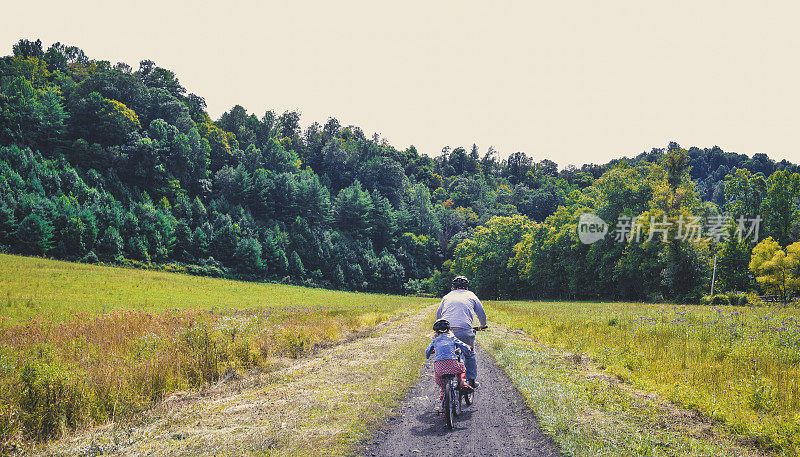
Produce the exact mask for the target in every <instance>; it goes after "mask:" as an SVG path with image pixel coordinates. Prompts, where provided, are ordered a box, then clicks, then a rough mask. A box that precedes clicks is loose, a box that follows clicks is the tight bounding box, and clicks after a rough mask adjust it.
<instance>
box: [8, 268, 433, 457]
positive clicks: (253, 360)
mask: <svg viewBox="0 0 800 457" xmlns="http://www.w3.org/2000/svg"><path fill="white" fill-rule="evenodd" d="M26 265H27V268H25V266H26ZM11 270H13V272H14V277H9V276H6V275H3V276H0V278H2V279H0V284H2V286H3V287H4V289H3V292H4V293H3V295H6V296H8V297H12V298H9V299H8V300H9V301H10V302H12V303H11V304H10V305H8V306H6V307H2V306H0V316H2V317H4V318H5V319H4V320H3V321H2V322H0V449H6V450H7V449H12V448H13V447H15V446H18V445H20V443H22V442H25V441H30V440H48V439H52V438H55V437H58V436H61V435H63V434H64V433H66V432H68V431H70V430H72V429H75V428H76V427H80V426H84V425H91V424H99V423H104V422H107V421H110V420H115V419H118V418H122V417H129V416H131V415H132V414H134V413H136V412H137V411H141V410H142V409H143V408H147V407H149V406H150V405H152V404H153V402H156V401H158V400H159V399H161V398H162V397H163V396H164V395H165V394H167V393H169V392H171V391H174V390H178V389H192V388H199V387H202V386H204V385H208V384H211V383H215V382H217V381H218V380H219V379H220V378H221V377H223V376H225V375H226V374H230V373H232V372H234V371H237V370H238V371H240V372H241V371H242V370H249V369H259V370H271V369H273V368H275V367H276V366H280V364H281V363H282V360H285V359H286V358H297V357H302V356H303V355H305V354H307V353H309V352H310V351H312V350H313V349H314V348H315V347H319V346H324V345H330V344H334V343H336V342H338V341H340V340H342V339H343V338H346V337H348V335H350V334H352V333H353V332H357V331H359V330H362V329H365V328H367V327H370V326H374V325H376V324H378V323H380V322H382V321H384V320H386V319H387V318H389V317H390V316H392V315H394V314H397V313H399V312H403V311H411V310H415V309H419V307H420V306H421V305H422V304H423V303H424V301H423V300H420V299H409V298H406V297H397V296H388V295H369V294H350V293H342V292H332V291H323V290H313V289H303V288H298V287H289V286H278V285H271V284H252V283H241V282H235V281H223V280H211V279H208V278H193V277H188V276H184V275H178V274H169V273H153V272H142V271H137V270H126V269H119V268H102V267H89V268H88V269H87V267H86V266H84V265H75V264H69V263H65V262H53V261H47V260H41V259H25V258H19V257H12V256H0V271H11ZM104 273H107V276H108V278H107V279H104V277H103V274H104ZM116 280H118V281H119V287H118V289H119V290H116V288H115V287H114V281H116ZM106 281H107V282H106ZM99 282H103V286H102V287H98V284H99ZM93 294H96V295H93ZM98 296H99V297H102V298H108V297H113V298H111V299H110V302H109V306H108V307H105V310H103V308H99V307H98V305H97V301H96V300H98ZM125 297H127V300H128V301H126V298H125ZM144 297H149V298H148V300H149V302H148V303H150V305H148V306H147V307H146V308H147V310H142V309H141V308H142V305H141V303H142V302H141V300H142V299H143V298H144ZM59 300H62V301H63V303H64V307H63V308H61V307H60V306H59V305H58V302H59ZM256 302H257V303H259V306H254V307H252V308H245V307H244V306H243V304H255V303H256ZM19 303H22V304H23V305H22V308H20V307H19V306H17V305H18V304H19ZM301 305H302V306H301ZM126 308H127V309H126ZM61 309H63V310H64V311H66V312H60V310H61ZM21 310H22V312H21ZM30 310H33V311H30ZM37 310H38V312H40V313H41V315H42V317H27V316H28V315H30V314H34V315H35V313H36V312H37ZM76 310H86V311H76Z"/></svg>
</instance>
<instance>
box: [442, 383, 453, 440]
mask: <svg viewBox="0 0 800 457" xmlns="http://www.w3.org/2000/svg"><path fill="white" fill-rule="evenodd" d="M455 401H456V399H455V398H453V388H452V386H451V385H450V383H449V382H448V383H447V386H446V387H445V389H444V401H443V402H442V410H443V411H442V412H443V413H444V421H445V423H446V424H447V428H449V429H452V428H453V423H454V422H455V414H453V409H454V408H453V403H454V402H455Z"/></svg>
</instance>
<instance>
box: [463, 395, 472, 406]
mask: <svg viewBox="0 0 800 457" xmlns="http://www.w3.org/2000/svg"><path fill="white" fill-rule="evenodd" d="M461 395H463V396H464V403H466V404H467V406H469V405H471V404H472V396H473V395H475V392H469V393H467V392H464V393H462V394H461Z"/></svg>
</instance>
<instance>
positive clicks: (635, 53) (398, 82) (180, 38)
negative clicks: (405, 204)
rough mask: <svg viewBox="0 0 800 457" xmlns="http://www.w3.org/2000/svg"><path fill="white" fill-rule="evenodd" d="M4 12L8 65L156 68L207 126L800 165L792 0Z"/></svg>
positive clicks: (8, 6)
mask: <svg viewBox="0 0 800 457" xmlns="http://www.w3.org/2000/svg"><path fill="white" fill-rule="evenodd" d="M0 1H1V2H2V3H0V20H1V21H2V24H3V25H2V27H1V28H0V47H2V51H3V52H0V55H3V54H10V53H11V46H12V45H13V44H14V43H15V42H16V41H17V40H19V39H20V38H28V39H36V38H41V39H42V41H43V43H44V44H45V47H46V46H49V45H50V44H51V43H53V42H55V41H60V42H62V43H65V44H72V45H76V46H78V47H80V48H81V49H83V50H84V51H85V52H86V54H87V55H88V56H89V57H90V58H94V59H104V60H109V61H111V62H112V63H115V62H125V63H128V64H129V65H131V66H132V67H133V68H134V69H135V68H138V62H139V61H140V60H143V59H151V60H153V61H155V62H156V64H158V65H159V66H162V67H165V68H169V69H171V70H173V71H175V73H176V74H177V76H178V78H179V80H180V81H181V83H182V84H183V85H184V86H185V87H186V88H187V90H188V91H189V92H193V93H195V94H197V95H200V96H202V97H204V98H205V99H206V102H207V103H208V109H209V114H211V116H212V117H213V118H215V119H216V118H218V117H219V116H220V115H221V114H222V113H223V112H224V111H226V110H228V109H230V108H231V107H232V106H233V105H235V104H240V105H242V106H244V107H245V108H246V109H247V110H248V112H253V113H255V114H256V115H257V116H258V117H259V118H260V117H261V116H263V114H264V112H265V111H266V110H267V109H273V110H275V111H276V112H278V113H281V112H283V111H285V110H287V109H292V110H297V111H299V112H301V113H302V120H303V122H302V123H303V125H304V126H306V125H308V124H309V123H311V122H313V121H318V122H320V123H324V122H325V121H326V120H327V119H328V118H329V117H331V116H333V117H336V118H338V119H339V121H340V122H341V123H342V124H345V125H349V124H353V125H358V126H360V127H362V128H363V129H364V131H365V132H366V133H367V134H368V135H371V134H372V133H375V132H377V133H379V134H380V135H381V136H383V137H384V138H386V139H387V140H388V141H389V142H390V143H391V144H393V145H394V146H396V147H398V148H401V149H402V148H405V147H407V146H408V145H411V144H414V145H415V146H417V149H418V150H420V152H424V153H426V154H429V155H436V154H438V153H439V151H440V150H441V149H442V147H443V146H445V145H450V146H453V147H456V146H459V145H463V146H465V147H469V146H470V145H471V144H472V143H476V144H477V145H478V146H479V147H480V149H481V152H484V151H485V150H486V149H487V148H488V147H489V146H490V145H493V146H494V147H495V149H497V150H498V151H500V152H501V153H502V155H503V156H506V155H508V154H510V153H512V152H515V151H524V152H526V153H528V154H529V155H532V156H533V157H534V158H535V159H536V160H541V159H544V158H548V159H551V160H554V161H555V162H557V163H558V164H559V165H560V166H562V167H563V166H565V165H568V164H576V165H579V164H583V163H588V162H594V163H601V162H606V161H608V160H609V159H612V158H616V157H620V156H622V155H627V156H633V155H635V154H638V153H639V152H642V151H644V150H650V149H651V148H652V147H664V146H666V145H667V143H668V142H669V141H671V140H674V141H677V142H679V143H680V144H681V145H682V146H684V147H689V146H700V147H711V146H713V145H719V146H720V147H722V148H723V149H725V150H726V151H733V152H739V153H745V154H748V155H752V154H753V153H756V152H764V153H767V154H768V155H769V156H770V157H772V158H774V159H776V160H780V159H783V158H786V159H789V160H793V161H795V162H800V141H798V138H797V136H798V135H797V133H798V128H799V127H800V59H799V58H798V51H800V27H798V25H797V21H798V19H800V2H796V1H780V2H778V1H775V2H770V1H764V2H740V1H702V0H693V1H671V2H652V1H647V0H635V1H611V0H609V1H597V0H591V1H547V2H497V1H496V2H487V1H483V2H472V1H459V2H455V1H452V2H451V1H403V2H381V1H376V0H372V1H363V2H354V1H319V2H310V1H286V0H285V1H282V2H266V1H253V2H224V1H214V2H206V1H191V2H170V1H167V0H162V1H158V2H155V1H150V0H147V1H137V2H115V1H69V2H67V1H63V0H59V1H49V0H47V1H38V2H35V3H34V4H30V3H26V2H12V1H9V0H0Z"/></svg>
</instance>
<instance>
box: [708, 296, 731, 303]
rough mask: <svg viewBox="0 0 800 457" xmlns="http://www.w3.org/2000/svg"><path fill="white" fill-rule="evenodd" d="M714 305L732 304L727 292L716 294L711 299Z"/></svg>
mask: <svg viewBox="0 0 800 457" xmlns="http://www.w3.org/2000/svg"><path fill="white" fill-rule="evenodd" d="M709 302H710V303H711V304H712V305H730V304H731V300H730V299H729V298H728V296H727V295H725V294H716V295H714V296H713V297H711V298H710V299H709Z"/></svg>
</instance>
